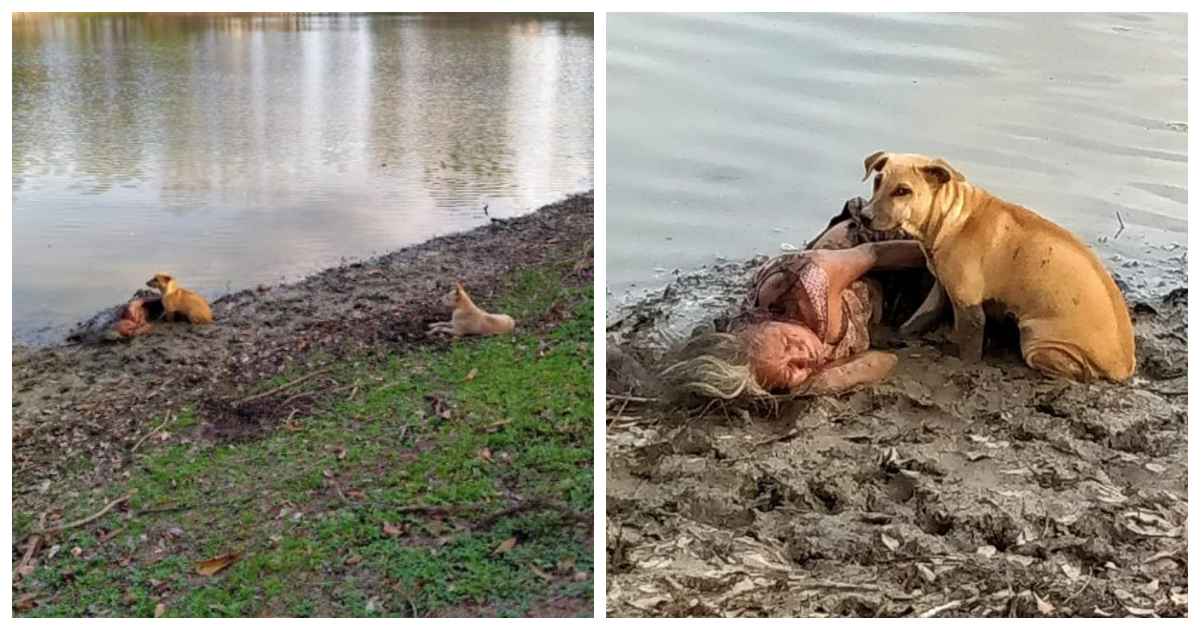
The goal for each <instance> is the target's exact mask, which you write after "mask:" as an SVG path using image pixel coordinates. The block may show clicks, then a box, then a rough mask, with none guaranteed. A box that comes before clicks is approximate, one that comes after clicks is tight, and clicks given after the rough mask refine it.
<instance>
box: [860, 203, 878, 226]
mask: <svg viewBox="0 0 1200 630" xmlns="http://www.w3.org/2000/svg"><path fill="white" fill-rule="evenodd" d="M858 219H859V222H860V223H862V225H863V227H867V228H869V227H871V222H872V221H874V220H875V211H874V210H872V209H871V206H869V205H868V206H863V209H862V211H860V212H859V213H858Z"/></svg>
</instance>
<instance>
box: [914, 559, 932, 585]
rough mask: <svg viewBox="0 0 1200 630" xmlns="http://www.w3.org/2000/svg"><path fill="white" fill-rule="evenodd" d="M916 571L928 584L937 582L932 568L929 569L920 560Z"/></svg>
mask: <svg viewBox="0 0 1200 630" xmlns="http://www.w3.org/2000/svg"><path fill="white" fill-rule="evenodd" d="M917 572H918V573H920V574H921V579H923V580H925V581H926V582H928V583H930V584H933V583H934V582H937V574H936V573H934V572H933V569H930V568H929V567H927V566H925V565H924V564H922V563H920V562H918V563H917Z"/></svg>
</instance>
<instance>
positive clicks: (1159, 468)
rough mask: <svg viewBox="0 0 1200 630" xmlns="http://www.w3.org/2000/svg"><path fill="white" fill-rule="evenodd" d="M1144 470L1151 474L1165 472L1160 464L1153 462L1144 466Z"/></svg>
mask: <svg viewBox="0 0 1200 630" xmlns="http://www.w3.org/2000/svg"><path fill="white" fill-rule="evenodd" d="M1146 470H1149V471H1150V472H1152V473H1159V474H1162V473H1164V472H1166V471H1167V467H1166V466H1163V465H1162V464H1155V463H1153V462H1150V463H1147V464H1146Z"/></svg>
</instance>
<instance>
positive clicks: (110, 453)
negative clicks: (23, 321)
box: [12, 193, 594, 511]
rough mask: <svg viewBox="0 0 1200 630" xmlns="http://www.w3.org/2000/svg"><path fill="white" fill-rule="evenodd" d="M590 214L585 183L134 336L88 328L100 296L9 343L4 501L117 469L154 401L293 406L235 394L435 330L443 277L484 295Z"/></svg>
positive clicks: (237, 425)
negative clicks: (66, 329)
mask: <svg viewBox="0 0 1200 630" xmlns="http://www.w3.org/2000/svg"><path fill="white" fill-rule="evenodd" d="M593 225H594V218H593V195H592V193H586V194H583V195H577V196H573V197H570V198H568V199H566V200H564V201H562V202H559V203H556V204H553V205H550V206H546V207H544V208H542V209H540V210H538V211H537V212H535V213H533V214H530V215H527V216H524V217H521V218H517V219H512V220H507V221H496V222H493V223H492V224H491V225H489V226H487V227H484V228H480V229H477V230H473V231H470V232H464V233H461V234H453V235H449V236H444V237H441V238H437V239H434V240H432V241H429V242H427V243H424V244H421V245H418V246H415V247H411V248H407V249H404V250H401V251H397V252H395V253H392V254H388V255H385V256H382V257H379V258H374V259H371V260H366V261H362V262H355V263H352V264H347V265H343V266H341V267H337V268H334V269H330V270H327V271H324V272H321V273H318V274H316V275H313V276H311V277H309V278H307V279H305V280H303V281H300V282H298V283H295V284H289V285H280V286H272V287H266V286H264V287H259V288H258V289H256V290H251V291H242V292H240V293H235V294H232V295H228V296H225V297H223V298H221V299H219V300H217V301H216V302H214V303H213V305H212V306H213V313H214V315H215V317H216V321H217V323H216V324H214V325H212V326H189V325H187V324H158V325H156V327H155V329H154V330H153V331H152V332H151V333H150V334H149V335H146V336H144V337H137V338H134V339H132V340H130V341H125V342H101V341H99V339H100V337H101V336H102V335H101V333H102V331H103V330H105V328H106V327H107V326H109V325H110V324H111V322H112V320H113V318H114V316H115V313H116V309H117V307H116V306H114V307H113V308H112V309H109V310H107V311H105V312H104V313H101V314H99V315H97V316H96V317H93V318H92V319H91V320H89V321H88V322H86V323H85V324H83V325H82V326H81V327H80V329H79V330H77V331H75V332H74V333H73V334H72V339H74V340H76V341H75V342H74V343H71V344H68V345H59V346H54V347H45V348H30V347H15V348H14V349H13V460H12V461H13V463H12V465H13V477H14V479H13V506H14V509H16V508H18V507H24V508H28V509H27V511H28V510H31V509H32V507H30V506H34V505H37V504H38V503H39V502H42V501H44V500H45V493H47V491H48V490H49V488H50V485H51V483H52V482H53V480H54V479H56V478H57V477H58V476H59V475H60V473H61V472H62V471H63V470H64V469H67V468H68V467H69V468H71V469H72V470H76V471H78V470H80V469H85V470H86V472H85V473H83V474H84V476H85V477H86V476H88V475H90V476H92V478H94V479H100V480H102V479H105V478H107V477H110V476H111V475H113V474H115V473H117V472H118V471H120V470H121V469H122V468H123V467H124V465H125V464H126V462H127V461H128V455H129V452H130V450H131V448H132V447H133V445H134V443H135V442H136V440H137V439H138V438H139V437H140V436H142V435H144V434H146V432H147V431H148V430H149V429H150V428H151V427H152V426H153V425H154V421H155V419H156V418H161V417H162V414H163V413H164V411H166V410H171V409H179V408H180V406H182V405H191V406H193V407H195V408H196V409H197V411H198V414H199V415H200V417H201V419H202V420H203V421H204V422H203V425H202V426H201V432H202V434H203V435H202V436H203V437H208V438H212V439H244V438H246V437H252V436H253V435H255V434H256V433H257V432H260V431H262V430H266V429H269V428H271V427H272V426H274V425H275V424H278V423H279V422H281V421H283V420H284V419H285V418H284V417H282V416H286V415H287V413H285V412H288V413H290V410H291V409H296V408H297V405H296V404H289V405H288V406H286V407H284V406H282V405H280V404H279V403H280V402H281V401H282V400H283V399H286V398H289V397H290V396H291V392H282V393H280V394H278V395H276V396H271V397H266V398H263V399H260V400H256V401H253V402H250V403H244V404H239V403H238V401H239V400H241V399H242V398H244V397H246V396H247V395H248V392H249V390H250V388H251V387H253V386H254V385H255V384H257V383H260V382H262V381H264V380H266V379H270V378H272V377H276V376H278V375H280V374H284V373H288V372H290V371H295V372H296V373H308V372H311V371H313V370H315V369H318V368H319V367H320V366H321V365H324V364H326V363H329V362H331V361H333V360H335V359H336V358H338V357H339V356H343V355H346V354H347V353H367V354H369V353H372V352H377V351H379V350H389V351H394V350H396V349H405V348H410V347H416V346H428V345H438V344H445V343H447V342H446V341H444V340H439V339H435V338H430V337H428V336H427V335H426V332H425V331H426V327H427V326H428V324H429V323H431V322H434V321H438V320H445V319H447V317H448V315H449V313H447V312H445V309H444V308H443V307H442V306H441V305H440V297H441V295H442V294H443V293H444V292H445V291H447V290H449V287H450V285H451V283H452V282H453V281H454V280H455V279H460V280H462V281H463V282H464V283H465V284H466V285H467V287H468V289H469V290H470V291H471V293H472V295H473V296H476V297H478V298H479V299H480V300H481V301H483V302H484V303H486V302H487V301H489V298H490V296H491V295H492V294H493V292H494V291H495V290H496V287H497V283H498V281H499V279H500V277H501V276H503V275H504V274H505V273H507V272H510V271H514V270H518V269H521V268H523V267H526V266H529V265H532V264H536V263H539V262H542V261H543V260H545V259H547V258H548V257H550V256H557V257H561V256H562V255H564V253H566V252H568V251H571V252H574V251H576V250H578V253H579V255H580V257H581V260H582V259H583V258H585V250H584V249H583V248H582V244H583V243H586V242H590V239H591V237H592V233H593ZM586 254H587V257H588V259H589V260H590V252H586ZM584 267H585V268H582V269H580V271H579V273H580V274H589V277H590V273H591V268H590V265H584ZM291 402H292V403H299V404H300V405H304V404H305V402H306V401H303V400H299V401H297V400H292V401H291ZM314 402H316V401H311V400H310V401H307V404H309V405H311V404H313V403H314ZM281 414H282V415H281Z"/></svg>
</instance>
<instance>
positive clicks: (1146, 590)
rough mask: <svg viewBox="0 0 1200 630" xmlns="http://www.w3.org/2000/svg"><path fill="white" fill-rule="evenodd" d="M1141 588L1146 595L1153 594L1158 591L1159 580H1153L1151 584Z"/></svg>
mask: <svg viewBox="0 0 1200 630" xmlns="http://www.w3.org/2000/svg"><path fill="white" fill-rule="evenodd" d="M1140 590H1141V591H1142V593H1144V594H1146V595H1153V594H1155V593H1157V592H1158V580H1151V582H1150V583H1149V584H1147V585H1145V586H1143V587H1142V588H1141V589H1140Z"/></svg>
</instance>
